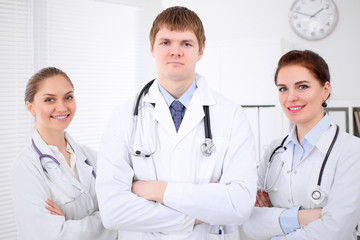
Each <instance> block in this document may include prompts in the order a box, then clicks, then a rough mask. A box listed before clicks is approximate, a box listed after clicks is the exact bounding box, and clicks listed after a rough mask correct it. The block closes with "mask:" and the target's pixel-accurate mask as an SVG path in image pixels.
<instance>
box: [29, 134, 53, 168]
mask: <svg viewBox="0 0 360 240" xmlns="http://www.w3.org/2000/svg"><path fill="white" fill-rule="evenodd" d="M32 140H33V141H34V143H35V146H36V147H37V149H38V150H39V151H40V152H41V153H42V154H43V155H50V156H52V157H54V158H55V159H56V157H55V155H54V154H53V152H52V151H51V150H50V148H49V146H48V145H47V144H46V142H45V141H44V140H43V139H42V138H41V136H40V134H39V133H38V132H37V130H35V131H34V133H33V135H32ZM42 161H43V164H44V165H46V164H47V163H48V162H53V160H51V159H50V158H47V157H45V158H43V159H42ZM38 163H39V166H40V169H41V171H43V168H42V165H41V162H40V159H39V162H38Z"/></svg>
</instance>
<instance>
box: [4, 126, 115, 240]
mask: <svg viewBox="0 0 360 240" xmlns="http://www.w3.org/2000/svg"><path fill="white" fill-rule="evenodd" d="M65 137H66V139H67V141H68V143H69V144H70V146H71V147H72V148H73V150H74V153H75V154H76V157H77V161H76V169H77V171H78V175H79V179H80V182H79V181H78V180H76V179H75V178H74V177H73V176H71V175H70V173H68V174H69V176H71V177H72V179H74V183H75V184H76V186H77V187H79V188H82V189H83V190H84V193H83V194H81V195H80V197H79V198H77V199H75V200H71V199H70V198H69V197H67V196H66V195H65V194H64V193H63V192H62V191H60V190H59V187H58V186H56V185H54V184H53V182H51V181H50V180H49V178H48V177H47V176H46V175H45V173H44V171H43V169H42V166H41V164H40V160H39V155H38V153H37V152H36V151H35V149H34V148H33V146H32V145H30V146H29V147H27V148H26V149H25V150H24V151H23V152H22V153H21V154H20V155H19V157H18V159H17V161H16V162H15V163H14V165H13V167H12V169H11V179H12V184H13V197H14V208H15V213H16V220H17V223H18V230H19V235H20V239H22V240H23V239H29V240H33V239H39V240H41V239H44V240H45V239H46V240H49V239H61V240H63V239H71V240H75V239H79V240H80V239H81V240H83V239H94V240H99V239H106V240H108V239H116V237H117V232H115V231H110V230H107V229H105V228H104V227H103V224H102V221H101V217H100V214H99V211H98V203H97V199H96V194H95V179H94V177H93V175H92V170H93V169H96V153H95V152H94V151H92V150H91V149H89V148H87V147H85V146H82V145H78V144H76V143H75V142H74V140H73V139H72V138H71V137H70V136H69V135H68V134H67V133H65ZM32 139H33V140H34V143H35V145H36V147H37V148H38V149H39V150H40V152H41V153H43V154H49V155H52V156H53V157H54V154H53V153H52V151H51V150H50V148H49V147H48V145H47V144H46V143H45V142H44V140H43V139H42V138H41V137H40V135H39V134H38V132H37V131H35V132H34V134H33V138H32ZM86 159H88V161H89V162H90V164H91V166H89V165H88V164H86V163H85V160H86ZM43 161H44V162H49V161H50V162H49V164H52V163H53V161H52V160H51V159H49V158H44V159H43ZM54 164H56V163H54ZM62 186H66V184H64V185H62ZM48 198H49V199H51V200H52V201H54V202H55V204H57V205H58V206H59V207H60V208H61V209H62V211H63V213H64V214H65V216H66V220H65V217H64V216H58V215H51V214H50V211H49V210H47V209H46V208H45V206H46V205H47V204H46V203H45V200H47V199H48Z"/></svg>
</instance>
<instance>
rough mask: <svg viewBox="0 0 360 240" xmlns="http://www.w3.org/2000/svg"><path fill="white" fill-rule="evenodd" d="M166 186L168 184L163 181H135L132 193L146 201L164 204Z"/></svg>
mask: <svg viewBox="0 0 360 240" xmlns="http://www.w3.org/2000/svg"><path fill="white" fill-rule="evenodd" d="M166 186H167V182H161V181H135V182H133V184H132V187H131V191H132V192H133V193H134V194H136V195H138V196H139V197H142V198H145V199H146V200H150V201H155V202H159V203H162V204H164V193H165V190H166Z"/></svg>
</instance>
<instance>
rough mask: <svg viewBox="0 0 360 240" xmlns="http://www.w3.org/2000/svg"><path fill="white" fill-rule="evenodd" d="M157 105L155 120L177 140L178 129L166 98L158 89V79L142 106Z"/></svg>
mask: <svg viewBox="0 0 360 240" xmlns="http://www.w3.org/2000/svg"><path fill="white" fill-rule="evenodd" d="M149 103H155V107H154V118H155V120H156V121H158V123H159V127H162V128H164V129H165V131H166V132H167V133H168V134H169V135H170V136H171V137H172V138H176V135H177V134H176V129H175V125H174V122H173V119H172V117H171V113H170V109H169V107H168V105H167V104H166V101H165V99H164V97H163V96H162V95H161V93H160V91H159V87H158V81H157V79H156V80H155V81H154V83H153V84H152V85H151V87H150V89H149V93H148V94H146V95H145V96H144V99H143V103H142V104H149Z"/></svg>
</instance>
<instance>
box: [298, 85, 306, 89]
mask: <svg viewBox="0 0 360 240" xmlns="http://www.w3.org/2000/svg"><path fill="white" fill-rule="evenodd" d="M307 88H308V86H306V85H300V86H299V89H301V90H304V89H307Z"/></svg>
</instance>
